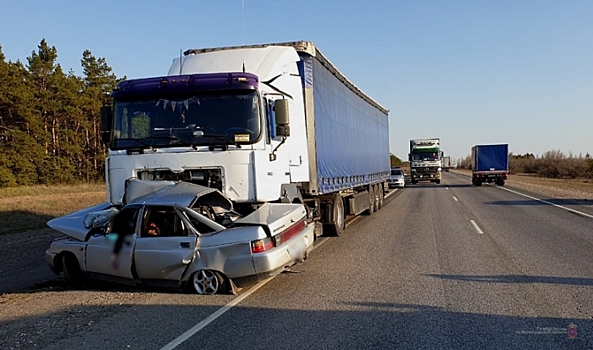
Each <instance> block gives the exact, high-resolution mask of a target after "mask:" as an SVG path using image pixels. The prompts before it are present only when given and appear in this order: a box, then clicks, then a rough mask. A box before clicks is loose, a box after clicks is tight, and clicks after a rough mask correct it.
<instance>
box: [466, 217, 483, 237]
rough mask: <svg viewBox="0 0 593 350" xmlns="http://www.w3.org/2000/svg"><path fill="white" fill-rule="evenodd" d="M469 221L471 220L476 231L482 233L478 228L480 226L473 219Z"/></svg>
mask: <svg viewBox="0 0 593 350" xmlns="http://www.w3.org/2000/svg"><path fill="white" fill-rule="evenodd" d="M469 222H471V224H472V226H473V227H474V229H475V230H476V232H478V233H479V234H483V233H484V232H482V230H480V227H479V226H478V224H476V222H475V221H474V220H470V221H469Z"/></svg>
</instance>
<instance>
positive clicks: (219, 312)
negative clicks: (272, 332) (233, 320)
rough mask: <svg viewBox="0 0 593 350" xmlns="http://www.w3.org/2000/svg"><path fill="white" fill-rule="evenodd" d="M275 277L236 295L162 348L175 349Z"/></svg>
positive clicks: (164, 349) (162, 349)
mask: <svg viewBox="0 0 593 350" xmlns="http://www.w3.org/2000/svg"><path fill="white" fill-rule="evenodd" d="M273 278H274V277H271V278H268V279H267V280H264V281H261V282H260V283H258V284H256V285H255V286H253V287H251V289H250V290H248V291H247V292H245V293H244V294H241V295H240V296H238V297H236V298H235V299H233V300H232V301H231V302H230V303H228V304H226V305H225V306H223V307H221V308H220V309H218V310H216V311H215V312H213V313H212V314H211V315H210V316H208V317H206V318H205V319H204V320H202V321H201V322H200V323H198V324H196V325H195V326H193V327H192V328H190V329H189V330H187V331H186V332H185V333H183V334H182V335H180V336H179V337H177V338H176V339H175V340H173V341H172V342H170V343H169V344H167V345H165V346H163V347H162V348H161V350H172V349H175V348H176V347H177V346H178V345H180V344H181V343H183V342H184V341H186V340H188V339H189V338H191V337H192V336H193V335H194V334H196V333H198V332H199V331H200V330H202V328H204V327H206V326H207V325H209V324H210V323H212V322H213V321H214V320H216V319H217V318H219V317H220V316H222V315H223V314H224V313H225V312H227V311H229V310H230V309H231V308H232V307H233V306H235V305H237V304H239V303H240V302H241V301H243V299H245V298H247V297H248V296H250V295H251V294H253V293H255V291H257V290H258V289H260V288H261V287H263V286H265V285H266V283H268V282H270V281H271V280H272V279H273Z"/></svg>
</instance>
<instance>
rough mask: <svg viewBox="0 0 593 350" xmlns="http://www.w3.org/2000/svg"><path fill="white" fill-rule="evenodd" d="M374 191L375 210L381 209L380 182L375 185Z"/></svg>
mask: <svg viewBox="0 0 593 350" xmlns="http://www.w3.org/2000/svg"><path fill="white" fill-rule="evenodd" d="M373 191H375V211H379V209H381V205H380V204H381V203H379V202H380V200H379V184H376V185H374V186H373Z"/></svg>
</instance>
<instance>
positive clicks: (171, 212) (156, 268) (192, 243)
mask: <svg viewBox="0 0 593 350" xmlns="http://www.w3.org/2000/svg"><path fill="white" fill-rule="evenodd" d="M152 223H155V224H156V225H158V226H159V231H160V234H159V235H156V236H155V235H149V234H147V229H148V227H149V226H151V224H152ZM195 248H196V235H195V234H194V233H193V232H192V231H191V230H190V229H189V228H188V227H187V224H186V223H185V222H184V221H183V220H182V219H181V217H180V215H179V213H178V211H176V210H175V208H174V207H172V206H146V207H145V210H144V213H143V219H142V230H141V233H140V235H139V237H138V238H137V239H136V245H135V248H134V265H135V267H136V274H137V276H138V278H139V279H141V280H174V281H179V280H181V276H182V275H183V272H184V271H185V269H186V267H187V265H188V264H189V263H191V261H192V260H193V258H194V252H195Z"/></svg>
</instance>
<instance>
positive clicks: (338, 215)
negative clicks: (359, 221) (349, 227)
mask: <svg viewBox="0 0 593 350" xmlns="http://www.w3.org/2000/svg"><path fill="white" fill-rule="evenodd" d="M344 218H345V215H344V200H343V199H342V196H341V195H340V194H339V193H336V194H335V195H334V198H333V199H332V204H331V218H329V219H330V220H331V223H329V224H326V225H324V226H325V227H324V231H325V229H327V231H328V232H329V233H330V234H331V235H332V236H340V235H341V234H342V233H344V229H345V228H346V223H345V221H344Z"/></svg>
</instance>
